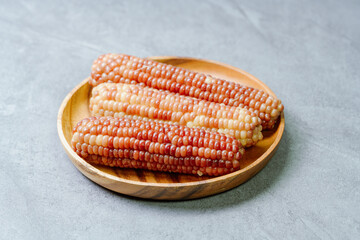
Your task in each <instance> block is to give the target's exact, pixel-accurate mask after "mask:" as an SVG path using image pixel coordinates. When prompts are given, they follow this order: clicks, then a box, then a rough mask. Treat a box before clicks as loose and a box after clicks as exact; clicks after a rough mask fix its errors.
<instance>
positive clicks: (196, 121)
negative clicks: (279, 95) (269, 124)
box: [90, 83, 263, 147]
mask: <svg viewBox="0 0 360 240" xmlns="http://www.w3.org/2000/svg"><path fill="white" fill-rule="evenodd" d="M90 112H91V115H92V116H114V117H123V116H125V115H135V116H139V117H142V118H149V119H154V120H158V121H168V122H170V123H173V124H180V125H186V126H188V127H202V128H204V129H206V130H213V131H218V132H220V133H225V134H229V135H231V136H233V137H235V138H237V139H239V140H240V142H241V144H242V145H243V146H244V147H249V146H252V145H255V144H256V143H257V142H258V141H259V140H261V139H262V138H263V136H262V133H261V128H262V126H261V125H260V123H261V120H260V118H259V117H257V116H256V114H255V113H253V112H250V111H249V110H246V109H244V108H239V107H230V106H226V105H223V104H218V103H214V102H208V101H204V100H199V99H196V98H192V97H188V96H183V95H179V94H174V93H171V92H168V91H161V90H156V89H153V88H148V87H142V86H139V85H131V84H122V83H103V84H100V85H98V86H96V87H94V88H93V90H92V96H91V98H90Z"/></svg>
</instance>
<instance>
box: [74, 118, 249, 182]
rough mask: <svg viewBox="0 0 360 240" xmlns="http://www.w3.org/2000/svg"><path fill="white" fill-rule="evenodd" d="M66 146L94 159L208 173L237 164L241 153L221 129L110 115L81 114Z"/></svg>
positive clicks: (224, 170)
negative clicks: (70, 146) (87, 115)
mask: <svg viewBox="0 0 360 240" xmlns="http://www.w3.org/2000/svg"><path fill="white" fill-rule="evenodd" d="M71 145H72V147H73V149H74V151H76V153H77V154H78V155H79V156H81V157H83V158H84V159H85V160H86V161H88V162H91V163H94V164H100V165H106V166H110V167H123V168H141V169H148V170H154V171H167V172H179V173H187V174H198V175H209V176H218V175H223V174H227V173H230V172H233V171H236V170H238V169H240V163H239V160H240V159H241V157H242V154H243V153H244V149H243V148H242V146H241V143H240V142H239V141H238V140H236V139H235V138H233V137H230V136H226V135H224V134H221V133H217V132H210V131H205V130H203V129H197V128H188V127H186V126H181V125H172V124H168V123H160V122H155V121H145V120H139V119H137V120H135V119H130V118H114V117H90V118H86V119H83V120H82V121H80V122H79V123H78V124H77V125H76V126H75V127H74V129H73V137H72V140H71Z"/></svg>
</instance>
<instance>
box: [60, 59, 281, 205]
mask: <svg viewBox="0 0 360 240" xmlns="http://www.w3.org/2000/svg"><path fill="white" fill-rule="evenodd" d="M151 59H153V60H156V61H159V62H164V63H168V64H172V65H175V66H180V67H184V68H187V69H191V70H194V71H198V72H204V73H208V74H211V75H213V76H216V77H219V78H223V79H227V80H229V81H234V82H239V83H241V84H244V85H248V86H252V87H255V88H259V89H262V90H264V91H266V92H267V93H269V94H271V95H273V96H275V94H274V93H273V92H272V91H271V90H270V88H268V87H267V86H266V85H265V84H264V83H262V82H261V81H260V80H258V79H257V78H255V77H254V76H252V75H250V74H248V73H246V72H244V71H243V70H240V69H238V68H235V67H232V66H229V65H226V64H222V63H218V62H214V61H209V60H200V59H194V58H184V57H151ZM90 92H91V86H90V85H89V84H88V79H85V80H84V81H83V82H81V83H80V84H79V85H78V86H77V87H75V89H73V90H72V91H71V92H70V93H69V94H68V95H67V96H66V98H65V99H64V101H63V103H62V104H61V106H60V109H59V114H58V119H57V127H58V134H59V137H60V140H61V143H62V145H63V146H64V149H65V151H66V153H67V154H68V156H69V158H70V159H71V161H72V163H73V164H74V165H75V166H76V167H77V168H78V169H79V170H80V171H81V172H82V173H83V174H84V175H85V176H86V177H88V178H89V179H91V180H92V181H94V182H96V183H98V184H99V185H101V186H103V187H105V188H108V189H110V190H113V191H115V192H119V193H122V194H126V195H130V196H134V197H140V198H150V199H159V200H160V199H161V200H179V199H193V198H200V197H205V196H209V195H212V194H216V193H220V192H223V191H226V190H229V189H231V188H234V187H236V186H238V185H240V184H241V183H244V182H245V181H247V180H248V179H250V178H251V177H253V176H254V175H255V174H256V173H257V172H259V171H260V170H261V169H262V168H263V167H264V166H265V165H266V164H267V162H268V161H269V160H270V158H271V157H272V156H273V154H274V153H275V151H276V149H277V148H278V145H279V142H280V139H281V137H282V135H283V132H284V128H285V118H284V114H282V115H281V121H280V122H279V123H278V124H277V125H276V126H275V128H274V129H273V130H268V131H263V134H264V139H263V140H262V141H260V142H259V143H258V144H257V145H256V146H254V147H251V148H248V149H246V153H245V155H244V158H243V159H242V161H241V169H240V170H239V171H236V172H234V173H231V174H228V175H225V176H220V177H215V178H211V177H204V176H203V177H199V176H191V175H185V174H175V173H162V172H151V171H146V170H134V169H121V168H110V167H103V166H96V165H91V164H89V163H87V162H86V161H85V160H83V159H82V158H81V157H79V156H78V155H76V153H75V152H74V151H73V150H72V149H71V147H70V144H69V143H70V141H71V135H72V128H73V126H74V125H75V124H76V123H77V122H78V121H79V120H81V119H83V118H85V117H88V116H90V113H89V109H88V106H89V94H90Z"/></svg>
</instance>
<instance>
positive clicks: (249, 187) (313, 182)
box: [0, 0, 360, 239]
mask: <svg viewBox="0 0 360 240" xmlns="http://www.w3.org/2000/svg"><path fill="white" fill-rule="evenodd" d="M359 12H360V2H359V1H355V0H354V1H336V0H331V1H311V0H306V1H305V0H304V1H216V0H214V1H196V2H195V1H102V2H100V1H99V2H96V1H71V2H70V1H40V0H35V1H6V0H1V1H0V66H1V67H0V76H1V78H0V79H1V87H0V126H1V139H0V146H1V155H0V239H121V238H122V239H360V217H359V214H360V207H359V202H360V187H359V185H360V177H359V176H360V174H359V173H360V172H359V171H360V158H359V147H360V143H359V133H360V127H359V126H360V121H359V116H360V113H359V110H360V107H359V102H360V97H359V95H360V91H359V88H360V68H359V66H360V53H359V51H360V18H359ZM108 52H123V53H128V54H133V55H138V56H143V57H145V56H151V55H180V56H192V57H198V58H205V59H213V60H217V61H220V62H225V63H228V64H231V65H233V66H236V67H239V68H242V69H244V70H246V71H248V72H250V73H252V74H253V75H255V76H256V77H258V78H259V79H261V80H262V81H264V82H265V83H266V84H267V85H268V86H270V88H272V89H273V90H274V92H276V93H277V95H278V96H279V97H280V98H281V99H282V100H283V102H284V105H285V108H286V130H285V134H284V138H283V140H282V142H281V145H280V148H279V150H278V152H277V153H276V155H275V156H274V157H273V159H272V160H271V161H270V163H269V164H268V166H267V167H266V168H265V169H263V171H261V172H260V173H259V174H258V175H256V176H255V177H254V178H253V179H251V180H250V181H248V182H247V183H246V184H243V185H241V186H239V187H237V188H235V189H233V190H231V191H228V192H226V193H223V194H220V195H216V196H213V197H208V198H205V199H199V200H194V201H186V202H154V201H144V200H139V199H132V198H128V197H125V196H121V195H118V194H115V193H113V192H110V191H108V190H106V189H104V188H102V187H100V186H98V185H96V184H94V183H92V182H91V181H89V180H88V179H87V178H85V177H84V176H83V175H82V174H81V173H80V172H79V171H78V170H77V169H76V168H75V167H74V166H73V165H72V164H71V162H70V161H69V159H68V157H67V156H66V154H65V152H64V150H63V148H62V146H61V144H60V142H59V139H58V136H57V131H56V117H57V111H58V108H59V106H60V104H61V102H62V100H63V98H64V97H65V95H66V94H67V93H68V92H69V91H70V90H71V89H72V88H73V87H74V86H75V85H77V84H78V83H79V82H80V81H81V80H82V79H84V78H85V77H87V76H88V75H89V71H90V66H91V64H92V61H93V60H94V59H95V58H96V57H97V56H98V55H100V54H103V53H108ZM102 237H105V238H102Z"/></svg>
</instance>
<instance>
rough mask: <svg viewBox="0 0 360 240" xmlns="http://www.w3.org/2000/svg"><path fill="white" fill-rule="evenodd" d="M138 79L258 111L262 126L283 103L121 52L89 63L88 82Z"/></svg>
mask: <svg viewBox="0 0 360 240" xmlns="http://www.w3.org/2000/svg"><path fill="white" fill-rule="evenodd" d="M103 82H115V83H138V84H140V85H143V86H148V87H152V88H157V89H163V90H168V91H170V92H174V93H179V94H181V95H187V96H191V97H195V98H199V99H203V100H207V101H210V102H216V103H224V104H225V105H228V106H235V107H241V108H246V109H248V110H250V111H252V112H254V113H255V114H257V115H258V116H259V117H260V119H261V120H262V126H263V128H264V129H271V128H273V126H274V125H275V123H276V121H277V119H278V117H279V116H280V113H281V112H282V111H283V109H284V106H283V105H282V103H281V101H280V100H278V99H276V98H274V97H272V96H270V95H269V94H267V93H265V92H264V91H262V90H258V89H254V88H251V87H247V86H243V85H240V84H237V83H234V82H230V81H226V80H222V79H218V78H215V77H212V76H210V75H206V74H203V73H197V72H193V71H190V70H186V69H183V68H180V67H175V66H171V65H168V64H164V63H159V62H155V61H151V60H148V59H142V58H137V57H134V56H129V55H124V54H120V55H119V54H105V55H102V56H100V57H99V58H98V59H97V60H95V62H94V64H93V66H92V72H91V79H90V84H91V85H92V86H96V85H98V84H100V83H103Z"/></svg>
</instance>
